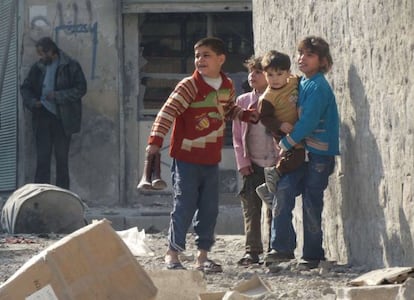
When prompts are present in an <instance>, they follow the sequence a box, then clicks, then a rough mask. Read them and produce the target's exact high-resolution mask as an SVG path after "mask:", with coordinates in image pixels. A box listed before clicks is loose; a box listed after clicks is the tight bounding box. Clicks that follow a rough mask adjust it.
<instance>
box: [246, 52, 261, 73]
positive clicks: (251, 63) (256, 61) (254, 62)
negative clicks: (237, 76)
mask: <svg viewBox="0 0 414 300" xmlns="http://www.w3.org/2000/svg"><path fill="white" fill-rule="evenodd" d="M243 65H244V66H245V67H246V68H247V69H248V70H249V71H250V70H259V71H263V66H262V57H261V56H257V57H256V56H254V55H252V56H251V57H250V58H248V59H246V60H245V62H244V64H243Z"/></svg>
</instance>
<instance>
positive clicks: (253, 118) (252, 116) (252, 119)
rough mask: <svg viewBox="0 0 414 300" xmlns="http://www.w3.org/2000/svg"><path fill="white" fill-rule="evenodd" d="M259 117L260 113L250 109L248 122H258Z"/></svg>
mask: <svg viewBox="0 0 414 300" xmlns="http://www.w3.org/2000/svg"><path fill="white" fill-rule="evenodd" d="M259 117H260V114H259V112H258V111H257V110H251V111H250V116H249V122H250V123H255V124H256V123H257V122H259Z"/></svg>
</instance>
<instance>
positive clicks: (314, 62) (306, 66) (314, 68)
mask: <svg viewBox="0 0 414 300" xmlns="http://www.w3.org/2000/svg"><path fill="white" fill-rule="evenodd" d="M298 65H299V70H300V71H301V72H303V74H305V76H306V77H307V78H309V77H312V76H313V75H315V74H316V73H318V72H319V70H320V69H321V61H320V59H319V56H318V55H317V54H316V53H313V52H311V51H310V50H309V49H301V50H299V54H298Z"/></svg>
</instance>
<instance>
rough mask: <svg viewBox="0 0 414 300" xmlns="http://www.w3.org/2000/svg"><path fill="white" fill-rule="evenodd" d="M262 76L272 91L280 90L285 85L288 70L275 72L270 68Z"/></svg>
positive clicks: (288, 74) (288, 73)
mask: <svg viewBox="0 0 414 300" xmlns="http://www.w3.org/2000/svg"><path fill="white" fill-rule="evenodd" d="M264 74H265V76H266V81H267V83H268V85H269V86H270V87H271V88H272V89H280V88H282V87H284V86H285V85H286V84H287V82H288V78H289V76H290V70H276V69H272V68H271V69H267V70H266V71H264Z"/></svg>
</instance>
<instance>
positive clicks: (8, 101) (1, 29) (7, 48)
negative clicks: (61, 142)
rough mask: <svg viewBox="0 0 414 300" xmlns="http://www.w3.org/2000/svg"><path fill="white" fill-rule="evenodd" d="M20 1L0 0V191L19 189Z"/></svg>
mask: <svg viewBox="0 0 414 300" xmlns="http://www.w3.org/2000/svg"><path fill="white" fill-rule="evenodd" d="M16 5H17V1H14V0H2V1H0V191H11V190H15V189H16V177H17V174H16V173H17V171H16V170H17V168H16V164H17V161H16V157H17V88H18V80H17V18H16V13H17V9H16Z"/></svg>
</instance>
